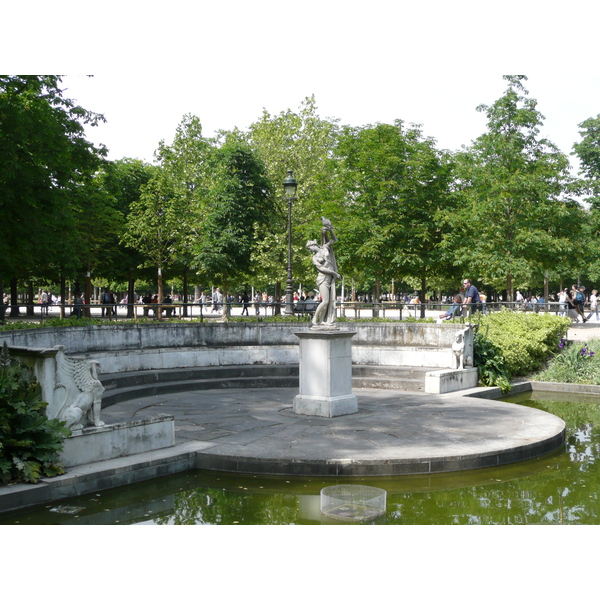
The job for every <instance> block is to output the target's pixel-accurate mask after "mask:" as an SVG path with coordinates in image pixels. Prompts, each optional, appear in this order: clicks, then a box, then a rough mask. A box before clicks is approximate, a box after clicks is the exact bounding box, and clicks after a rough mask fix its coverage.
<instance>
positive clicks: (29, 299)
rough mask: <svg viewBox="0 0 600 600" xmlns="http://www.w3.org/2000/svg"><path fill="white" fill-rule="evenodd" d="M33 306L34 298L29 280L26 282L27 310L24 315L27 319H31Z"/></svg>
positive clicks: (31, 282)
mask: <svg viewBox="0 0 600 600" xmlns="http://www.w3.org/2000/svg"><path fill="white" fill-rule="evenodd" d="M34 304H35V298H34V297H33V281H31V279H30V280H29V281H28V282H27V309H26V313H27V316H28V317H33V314H34V313H33V305H34Z"/></svg>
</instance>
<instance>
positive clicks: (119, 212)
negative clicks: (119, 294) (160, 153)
mask: <svg viewBox="0 0 600 600" xmlns="http://www.w3.org/2000/svg"><path fill="white" fill-rule="evenodd" d="M157 169H158V167H155V166H153V165H149V164H147V163H144V162H142V161H141V160H137V159H129V158H124V159H121V160H116V161H107V162H106V163H105V164H104V165H103V168H102V169H101V170H100V171H99V172H98V173H97V176H96V178H95V181H94V183H95V185H96V187H97V190H98V191H97V194H98V195H99V196H101V197H102V198H103V203H104V205H105V206H106V205H108V206H111V207H112V208H113V210H114V211H115V213H116V214H115V215H114V219H113V221H112V226H111V227H110V228H106V230H105V231H104V232H102V233H101V235H99V232H98V227H88V230H89V232H90V233H92V234H93V235H94V237H96V238H97V247H96V249H94V250H93V251H92V252H91V253H90V255H89V257H88V260H87V263H86V264H87V267H88V268H87V270H88V271H94V272H95V274H96V275H99V276H102V277H105V278H107V279H109V280H113V281H119V282H120V281H124V280H127V282H128V283H127V296H128V300H129V303H128V316H130V317H132V316H133V305H132V304H133V298H134V292H135V281H136V278H138V277H139V275H138V267H139V266H140V265H141V264H142V263H143V262H144V256H143V255H142V253H141V252H140V251H139V250H138V248H137V245H136V244H135V242H134V243H133V245H131V246H126V245H125V243H124V241H123V237H124V235H125V232H126V226H127V216H128V214H129V212H130V211H131V207H132V205H134V204H135V203H139V202H140V200H141V194H142V189H143V188H144V186H145V185H146V184H148V182H149V181H150V179H151V178H152V176H153V174H154V173H155V172H156V171H157Z"/></svg>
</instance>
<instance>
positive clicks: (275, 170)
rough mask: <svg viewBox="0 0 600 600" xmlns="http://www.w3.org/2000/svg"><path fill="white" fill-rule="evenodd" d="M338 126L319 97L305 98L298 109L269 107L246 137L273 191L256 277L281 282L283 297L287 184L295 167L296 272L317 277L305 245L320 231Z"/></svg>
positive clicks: (299, 276)
mask: <svg viewBox="0 0 600 600" xmlns="http://www.w3.org/2000/svg"><path fill="white" fill-rule="evenodd" d="M337 130H338V126H337V124H336V122H335V121H334V120H330V119H323V118H321V117H320V116H319V115H318V110H317V105H316V101H315V98H314V96H311V97H308V98H305V100H304V101H303V102H302V104H301V105H300V108H299V110H298V111H296V112H294V111H291V110H286V111H283V112H281V113H280V114H278V115H271V114H270V113H268V112H267V111H266V110H265V111H264V112H263V114H262V116H261V118H260V119H259V120H258V121H256V122H255V123H252V124H251V125H250V127H249V132H248V134H247V136H244V137H245V138H246V139H247V140H248V141H249V143H250V145H251V146H252V148H253V149H254V150H255V151H256V154H257V157H258V158H259V159H260V160H261V161H262V162H263V163H264V165H265V168H266V174H267V176H268V178H269V179H270V181H271V187H272V189H273V194H272V197H271V204H270V207H269V219H268V222H267V223H266V224H265V226H264V228H263V229H261V231H260V234H258V235H257V237H256V242H255V252H254V253H253V276H254V278H255V280H256V281H257V282H259V283H261V284H262V285H265V286H266V285H268V284H272V283H275V284H276V296H277V295H279V290H280V289H281V282H283V281H284V280H285V278H286V265H287V210H288V206H287V200H286V199H285V197H284V194H283V187H282V183H283V180H284V179H285V177H286V174H287V171H288V170H290V169H291V170H292V171H293V173H294V178H295V179H296V180H297V182H298V193H297V197H296V200H295V202H294V205H293V208H292V219H293V227H292V247H293V258H294V263H293V273H294V277H295V280H296V281H297V282H301V281H303V280H305V279H306V278H307V277H310V278H311V279H312V278H313V277H314V276H313V273H312V265H311V262H310V257H309V253H307V252H306V250H305V248H304V245H305V243H306V241H307V240H308V239H309V238H311V237H314V236H315V235H316V234H315V232H314V231H315V228H316V229H317V231H318V227H319V224H320V220H319V218H320V216H321V215H322V209H323V205H324V200H325V199H324V198H323V196H321V195H320V190H322V189H323V188H322V187H321V186H320V185H319V180H320V179H321V178H322V177H323V176H324V173H325V172H326V169H327V160H328V159H329V157H330V156H331V154H332V151H333V148H334V147H335V144H336V132H337Z"/></svg>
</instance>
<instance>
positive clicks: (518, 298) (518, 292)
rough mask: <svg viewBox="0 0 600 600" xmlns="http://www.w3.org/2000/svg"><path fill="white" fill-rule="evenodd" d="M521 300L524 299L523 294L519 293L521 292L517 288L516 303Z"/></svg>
mask: <svg viewBox="0 0 600 600" xmlns="http://www.w3.org/2000/svg"><path fill="white" fill-rule="evenodd" d="M523 300H524V298H523V294H521V292H520V291H519V290H517V296H516V302H517V305H521V304H523Z"/></svg>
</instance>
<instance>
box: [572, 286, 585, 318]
mask: <svg viewBox="0 0 600 600" xmlns="http://www.w3.org/2000/svg"><path fill="white" fill-rule="evenodd" d="M573 290H574V292H575V296H574V298H573V304H574V305H575V310H576V311H577V314H579V316H580V317H581V318H582V319H583V323H585V322H586V321H587V319H586V318H585V314H584V312H583V310H584V308H583V307H584V305H585V287H584V286H583V285H581V286H579V288H578V287H577V286H576V285H574V286H573Z"/></svg>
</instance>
